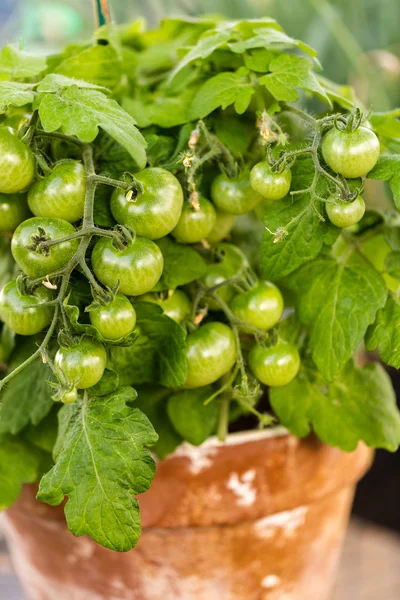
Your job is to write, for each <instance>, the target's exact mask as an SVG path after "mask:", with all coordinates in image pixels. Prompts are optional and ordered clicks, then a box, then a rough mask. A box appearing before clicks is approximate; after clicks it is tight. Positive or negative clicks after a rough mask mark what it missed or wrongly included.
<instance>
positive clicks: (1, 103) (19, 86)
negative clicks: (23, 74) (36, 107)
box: [0, 81, 35, 114]
mask: <svg viewBox="0 0 400 600" xmlns="http://www.w3.org/2000/svg"><path fill="white" fill-rule="evenodd" d="M34 97H35V96H34V93H33V91H32V85H31V84H30V83H17V82H12V81H0V114H3V113H5V112H6V110H7V109H8V107H9V106H25V105H26V104H31V102H33V99H34Z"/></svg>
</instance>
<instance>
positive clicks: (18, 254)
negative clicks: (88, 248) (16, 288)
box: [11, 217, 79, 278]
mask: <svg viewBox="0 0 400 600" xmlns="http://www.w3.org/2000/svg"><path fill="white" fill-rule="evenodd" d="M39 227H41V228H43V229H44V230H45V233H46V236H47V237H48V238H49V239H51V240H57V239H60V238H63V237H65V236H67V235H71V234H72V233H75V228H74V227H73V225H71V223H68V221H64V220H63V219H49V218H44V217H32V219H27V220H26V221H24V222H23V223H21V224H20V225H19V226H18V227H17V229H16V230H15V232H14V235H13V238H12V241H11V251H12V255H13V257H14V260H15V262H16V263H17V264H18V266H19V267H20V268H21V269H22V271H24V273H26V275H28V276H29V277H33V278H36V277H45V276H46V275H50V274H51V273H54V272H55V271H58V270H59V269H61V268H62V267H64V266H65V265H66V264H67V263H68V262H69V261H70V260H71V258H72V257H73V256H74V254H75V252H76V251H77V249H78V246H79V240H78V239H72V240H68V241H66V242H61V243H60V244H55V245H54V246H51V247H50V248H49V253H48V255H46V254H44V253H42V252H38V251H34V250H29V249H28V248H27V246H30V245H31V244H32V235H39V231H38V228H39Z"/></svg>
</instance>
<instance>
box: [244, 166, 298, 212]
mask: <svg viewBox="0 0 400 600" xmlns="http://www.w3.org/2000/svg"><path fill="white" fill-rule="evenodd" d="M291 183H292V172H291V171H290V169H285V170H284V171H282V172H280V173H279V172H276V173H275V172H274V171H272V169H271V167H270V165H269V164H268V162H267V161H263V162H259V163H257V164H256V165H255V166H254V167H253V168H252V170H251V172H250V184H251V187H252V188H253V190H255V191H256V192H258V193H259V194H261V196H262V197H263V198H264V199H265V200H267V201H268V202H276V201H277V200H282V198H284V197H285V196H286V195H287V194H288V193H289V191H290V184H291Z"/></svg>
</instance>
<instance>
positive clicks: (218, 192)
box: [211, 171, 262, 215]
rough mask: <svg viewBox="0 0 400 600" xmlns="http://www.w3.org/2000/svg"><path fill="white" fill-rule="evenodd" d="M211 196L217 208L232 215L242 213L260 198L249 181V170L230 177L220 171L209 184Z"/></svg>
mask: <svg viewBox="0 0 400 600" xmlns="http://www.w3.org/2000/svg"><path fill="white" fill-rule="evenodd" d="M211 198H212V201H213V202H214V204H215V206H216V207H217V209H218V210H220V211H223V212H226V213H231V214H233V215H244V214H245V213H248V212H250V211H251V210H253V208H254V207H255V206H257V204H259V202H261V200H262V196H260V194H259V193H257V191H254V189H253V188H252V186H251V185H250V181H249V172H248V171H243V173H241V174H240V175H239V176H238V177H234V178H232V179H231V178H230V177H228V176H227V175H225V174H223V173H221V174H220V175H218V176H217V177H216V178H215V179H214V181H213V182H212V184H211Z"/></svg>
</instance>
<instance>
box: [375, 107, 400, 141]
mask: <svg viewBox="0 0 400 600" xmlns="http://www.w3.org/2000/svg"><path fill="white" fill-rule="evenodd" d="M399 117H400V108H396V109H395V110H391V111H389V112H380V113H378V112H376V113H375V112H374V113H372V115H371V116H370V117H369V119H368V120H369V122H370V123H371V125H372V127H373V129H374V131H375V132H376V133H377V134H378V135H379V136H381V137H383V138H389V139H394V140H397V139H399V138H400V119H399Z"/></svg>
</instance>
